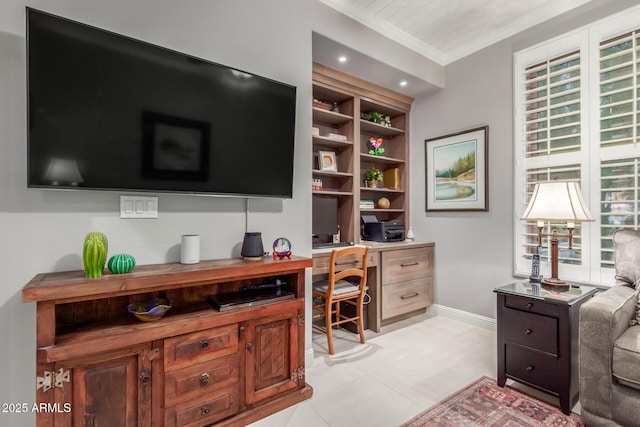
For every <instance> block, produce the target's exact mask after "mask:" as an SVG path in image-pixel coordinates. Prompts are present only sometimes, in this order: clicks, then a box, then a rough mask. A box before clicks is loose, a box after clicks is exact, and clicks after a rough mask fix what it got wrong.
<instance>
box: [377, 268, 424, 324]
mask: <svg viewBox="0 0 640 427" xmlns="http://www.w3.org/2000/svg"><path fill="white" fill-rule="evenodd" d="M432 283H433V278H430V277H429V278H427V277H423V278H420V279H415V280H408V281H406V282H400V283H393V284H390V285H386V286H383V287H382V318H383V319H388V318H391V317H394V316H398V315H400V314H404V313H409V312H411V311H414V310H419V309H421V308H426V307H427V306H428V305H429V304H430V303H432V302H433V296H432V295H430V290H431V289H433V287H432Z"/></svg>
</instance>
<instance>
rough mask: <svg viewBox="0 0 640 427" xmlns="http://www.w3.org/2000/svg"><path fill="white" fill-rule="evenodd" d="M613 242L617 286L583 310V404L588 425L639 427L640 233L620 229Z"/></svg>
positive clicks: (596, 297) (596, 296)
mask: <svg viewBox="0 0 640 427" xmlns="http://www.w3.org/2000/svg"><path fill="white" fill-rule="evenodd" d="M613 245H614V251H615V257H614V260H615V267H616V285H615V286H613V287H611V288H610V289H608V290H606V291H604V292H601V293H599V294H597V295H595V296H594V297H593V298H592V299H591V300H589V301H587V302H586V303H584V304H583V305H582V307H581V310H580V328H579V341H580V405H581V415H582V420H583V422H584V423H585V425H587V426H589V427H591V426H639V425H640V326H639V325H638V324H637V316H638V314H637V306H638V295H637V293H636V290H635V287H636V286H640V285H638V284H639V283H640V231H635V230H620V231H617V232H616V233H615V234H614V236H613ZM632 325H633V326H632Z"/></svg>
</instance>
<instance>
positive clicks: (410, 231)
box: [407, 227, 415, 241]
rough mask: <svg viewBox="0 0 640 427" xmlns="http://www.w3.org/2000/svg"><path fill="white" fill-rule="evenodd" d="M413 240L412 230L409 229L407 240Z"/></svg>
mask: <svg viewBox="0 0 640 427" xmlns="http://www.w3.org/2000/svg"><path fill="white" fill-rule="evenodd" d="M414 238H415V237H414V235H413V228H411V227H409V231H407V240H411V241H413V239H414Z"/></svg>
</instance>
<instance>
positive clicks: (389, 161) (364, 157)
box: [360, 153, 405, 165]
mask: <svg viewBox="0 0 640 427" xmlns="http://www.w3.org/2000/svg"><path fill="white" fill-rule="evenodd" d="M360 160H361V161H365V162H371V163H380V164H386V165H398V164H403V163H405V161H404V160H402V159H396V158H394V157H387V156H374V155H373V154H365V153H360Z"/></svg>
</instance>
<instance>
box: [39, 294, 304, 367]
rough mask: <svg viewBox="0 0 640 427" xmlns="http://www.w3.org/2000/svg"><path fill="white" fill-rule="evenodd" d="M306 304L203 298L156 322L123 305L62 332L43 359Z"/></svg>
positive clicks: (44, 350) (71, 355)
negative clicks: (221, 305) (222, 307)
mask: <svg viewBox="0 0 640 427" xmlns="http://www.w3.org/2000/svg"><path fill="white" fill-rule="evenodd" d="M303 306H304V299H302V298H295V299H291V300H285V301H277V302H274V303H270V304H264V305H261V306H257V307H248V308H241V309H237V310H233V311H227V312H220V311H218V310H216V309H214V308H213V307H211V306H210V305H209V304H207V303H205V302H202V303H199V304H193V305H191V306H190V307H188V308H183V309H182V310H176V311H174V312H172V311H171V310H173V308H172V309H170V310H169V311H168V312H167V314H166V315H165V316H164V317H163V318H162V319H160V320H157V321H155V322H141V321H139V320H137V319H135V318H134V317H133V316H131V315H130V314H129V313H127V311H126V307H125V308H123V313H122V315H121V316H118V317H116V318H113V319H110V320H109V321H108V322H96V323H94V324H91V325H84V326H82V327H79V328H75V329H74V330H73V331H72V332H67V333H59V334H58V335H57V336H56V343H55V344H54V345H51V346H45V347H41V348H38V349H37V351H38V353H39V357H40V358H41V360H43V361H45V362H47V363H51V362H56V361H59V360H69V359H75V358H79V357H82V356H86V355H87V353H88V351H87V349H91V353H94V354H95V353H100V352H106V351H109V350H111V349H113V348H114V346H121V347H122V346H124V347H129V346H133V345H136V344H142V343H146V342H149V341H153V340H159V339H162V338H164V337H166V336H167V335H168V334H169V335H170V334H174V335H180V334H182V333H183V331H185V330H189V331H199V330H203V329H209V328H213V327H218V326H222V325H225V324H229V323H235V322H245V321H247V320H250V319H252V318H255V317H261V316H268V315H270V314H271V313H272V312H273V311H274V310H278V311H280V310H283V309H285V310H286V309H299V308H301V307H303Z"/></svg>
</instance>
